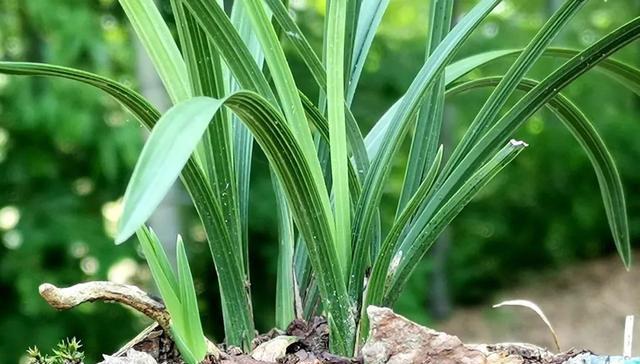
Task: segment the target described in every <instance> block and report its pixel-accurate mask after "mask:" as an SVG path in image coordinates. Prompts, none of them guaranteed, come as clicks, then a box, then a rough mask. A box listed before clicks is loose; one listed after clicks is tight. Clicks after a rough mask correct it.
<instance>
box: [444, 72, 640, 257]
mask: <svg viewBox="0 0 640 364" xmlns="http://www.w3.org/2000/svg"><path fill="white" fill-rule="evenodd" d="M499 81H500V77H489V78H482V79H478V80H473V81H469V82H465V83H463V84H461V85H459V86H456V87H454V88H452V89H451V90H450V91H449V92H450V94H451V95H455V94H458V93H461V92H464V91H467V90H471V89H475V88H479V87H488V86H495V85H497V84H498V83H499ZM538 84H539V82H537V81H534V80H528V79H525V80H523V81H521V82H520V84H519V85H518V89H519V90H522V91H525V92H528V91H531V90H532V89H534V88H535V87H536V86H537V85H538ZM545 106H546V107H548V108H549V109H550V110H551V111H552V112H553V113H554V114H555V115H556V116H557V117H558V119H559V120H560V121H561V122H562V123H563V124H564V125H565V126H566V127H567V129H568V130H569V131H570V132H571V134H572V135H573V136H574V137H575V138H576V140H577V141H578V143H579V144H580V146H581V147H582V148H583V150H584V151H585V153H586V154H587V157H589V160H590V161H591V164H592V166H593V169H594V170H595V172H596V177H597V178H598V183H599V185H600V192H601V194H602V201H603V203H604V207H605V212H606V214H607V220H608V222H609V226H610V228H611V232H612V234H613V236H614V237H615V236H618V235H627V234H628V230H629V226H628V225H629V223H628V217H627V208H626V202H625V198H624V191H623V188H622V180H621V178H620V175H619V173H618V170H617V168H616V165H615V162H614V161H613V157H612V156H611V153H610V152H609V150H608V148H607V147H606V145H605V143H604V141H603V140H602V138H601V137H600V135H599V134H598V132H597V131H596V130H595V128H594V127H593V126H592V123H591V122H590V121H589V120H588V119H587V117H586V116H585V115H584V114H583V113H582V112H581V111H580V109H578V107H576V106H575V105H574V104H573V103H572V102H571V101H570V100H569V99H567V98H566V97H565V96H563V95H562V94H558V95H556V96H555V97H554V98H552V99H551V100H550V101H549V102H548V103H547V104H546V105H545ZM622 244H625V243H624V240H623V241H622V242H619V243H618V245H622ZM623 246H624V245H622V249H621V248H619V249H618V250H619V252H620V254H621V257H622V258H623V261H624V260H625V257H624V250H625V249H624V247H623Z"/></svg>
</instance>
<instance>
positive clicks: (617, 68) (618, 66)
mask: <svg viewBox="0 0 640 364" xmlns="http://www.w3.org/2000/svg"><path fill="white" fill-rule="evenodd" d="M522 51H523V50H522V49H506V50H500V51H492V52H485V53H480V54H476V55H473V56H471V57H468V58H464V59H461V60H459V61H456V62H454V63H452V64H451V65H450V66H449V67H447V70H446V83H447V85H449V84H451V83H453V82H455V81H457V80H459V79H460V78H462V77H463V76H464V75H466V74H467V73H469V72H471V71H472V70H475V69H477V68H479V67H482V66H485V65H487V64H489V63H491V62H494V61H497V60H500V59H503V58H506V57H511V56H514V55H518V54H520V53H521V52H522ZM578 53H580V51H579V50H575V49H567V48H547V49H546V50H545V51H544V53H543V56H545V57H549V58H564V59H571V58H572V57H575V56H576V55H577V54H578ZM597 69H598V71H600V72H602V73H604V74H605V75H607V76H609V77H611V78H613V79H614V80H615V81H617V82H619V83H620V84H621V85H623V86H625V87H626V88H628V89H629V90H631V91H632V92H634V93H635V94H637V95H640V87H639V85H640V72H639V71H638V69H637V68H636V67H633V66H631V65H628V64H626V63H624V62H620V61H618V60H615V59H611V58H607V59H605V60H603V61H602V62H600V63H599V64H598V65H597Z"/></svg>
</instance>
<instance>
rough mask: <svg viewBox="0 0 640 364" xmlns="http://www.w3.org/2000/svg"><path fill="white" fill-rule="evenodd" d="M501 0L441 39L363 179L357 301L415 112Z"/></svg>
mask: <svg viewBox="0 0 640 364" xmlns="http://www.w3.org/2000/svg"><path fill="white" fill-rule="evenodd" d="M499 2H500V0H483V1H481V2H480V3H478V5H476V6H475V7H474V8H473V9H472V10H471V11H470V12H469V13H467V15H466V16H465V17H464V18H463V19H462V20H461V21H460V22H459V23H458V25H456V27H455V28H454V29H453V30H452V31H451V32H450V33H449V35H448V36H447V37H446V38H445V39H444V40H443V41H442V43H440V45H439V46H438V47H437V48H436V50H435V51H434V52H433V54H432V56H431V57H429V60H428V61H427V62H426V63H425V64H424V66H423V67H422V69H421V70H420V72H419V73H418V75H417V76H416V78H415V79H414V81H413V82H412V84H411V86H409V90H408V91H407V93H406V94H405V96H404V97H403V98H402V101H401V103H400V105H399V106H398V109H397V112H396V113H394V114H393V117H392V121H391V122H390V125H391V128H390V133H389V134H390V135H388V137H387V138H385V139H384V140H383V142H382V145H381V148H380V150H379V152H378V153H377V154H376V155H375V158H374V160H373V162H372V163H371V166H370V168H369V172H368V173H367V177H366V179H365V181H364V183H363V190H362V193H361V195H360V199H359V201H358V204H357V207H356V212H355V215H354V219H353V221H354V234H355V236H354V245H355V248H354V253H353V260H352V264H351V270H350V275H349V278H350V279H349V294H350V296H351V297H352V299H353V300H354V301H359V300H360V298H361V295H362V285H363V281H364V274H365V270H366V262H367V258H368V256H369V251H368V249H369V233H370V231H371V224H372V221H373V217H374V212H375V211H376V208H377V207H378V204H379V202H380V198H381V196H382V190H383V187H384V185H385V180H386V178H387V176H388V175H389V172H390V170H391V163H390V161H391V159H392V157H393V155H394V154H395V152H396V151H397V150H398V148H399V147H400V144H401V141H402V138H403V136H404V135H405V134H406V132H407V129H408V125H409V123H410V120H412V118H413V117H414V116H415V114H416V112H417V110H418V108H419V106H420V102H421V101H422V99H423V97H424V96H425V94H426V93H427V91H428V90H429V88H431V87H432V86H433V83H434V82H435V79H436V77H437V75H438V74H439V73H440V72H441V71H442V70H443V69H444V67H445V65H446V64H447V62H449V61H450V60H451V58H452V57H453V56H454V55H455V52H456V51H457V50H458V49H459V47H460V46H461V44H462V43H463V42H464V40H465V39H466V38H467V37H468V36H469V35H470V34H471V32H472V31H473V30H474V29H475V28H476V27H477V26H478V24H479V23H480V21H482V19H484V18H485V17H486V16H487V15H488V14H489V13H490V12H491V10H492V9H493V8H494V7H495V6H496V5H497V4H498V3H499Z"/></svg>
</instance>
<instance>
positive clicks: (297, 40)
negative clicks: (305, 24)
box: [265, 0, 327, 88]
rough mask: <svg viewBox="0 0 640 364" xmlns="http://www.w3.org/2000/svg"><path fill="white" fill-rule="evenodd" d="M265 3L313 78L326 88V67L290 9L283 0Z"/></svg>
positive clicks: (269, 0)
mask: <svg viewBox="0 0 640 364" xmlns="http://www.w3.org/2000/svg"><path fill="white" fill-rule="evenodd" d="M265 3H266V4H267V5H268V6H269V8H270V9H271V11H273V17H274V18H275V20H276V21H277V22H278V25H279V26H280V27H281V28H282V30H283V31H284V36H285V37H286V38H287V40H288V41H289V42H290V43H291V45H292V46H293V47H294V48H295V50H296V52H297V53H298V55H299V56H300V59H301V60H302V61H303V62H304V63H305V65H306V66H307V68H308V69H309V71H310V72H311V76H312V77H313V78H314V79H315V81H316V83H317V84H318V85H319V86H320V87H321V88H324V87H325V86H326V84H327V75H326V72H325V70H324V66H323V65H322V62H321V61H320V59H319V58H318V55H317V54H316V53H315V52H314V51H313V48H312V47H311V45H310V44H309V41H308V40H307V38H306V37H305V36H304V34H303V33H302V31H301V30H300V28H299V27H298V25H297V24H296V22H295V21H294V20H293V19H292V18H291V16H290V15H289V12H288V9H287V8H286V7H285V6H284V4H282V1H281V0H265Z"/></svg>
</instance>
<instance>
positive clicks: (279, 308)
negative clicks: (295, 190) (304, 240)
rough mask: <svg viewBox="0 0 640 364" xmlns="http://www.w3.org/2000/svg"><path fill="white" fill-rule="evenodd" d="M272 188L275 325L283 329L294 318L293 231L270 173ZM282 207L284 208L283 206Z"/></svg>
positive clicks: (279, 192)
mask: <svg viewBox="0 0 640 364" xmlns="http://www.w3.org/2000/svg"><path fill="white" fill-rule="evenodd" d="M272 181H273V189H274V190H279V191H278V192H277V193H276V198H277V199H279V200H280V201H278V204H277V206H278V215H279V217H278V236H279V237H278V241H279V244H278V274H277V278H276V327H277V328H279V329H281V330H285V329H286V328H287V326H288V325H289V323H291V321H293V319H295V318H296V316H295V298H294V286H295V285H294V279H293V250H294V243H295V240H294V239H295V236H294V233H293V224H292V217H291V215H290V213H289V208H288V205H287V201H286V198H285V194H284V191H282V187H281V186H280V185H279V183H278V182H277V180H276V176H275V175H272ZM283 207H284V208H283Z"/></svg>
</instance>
